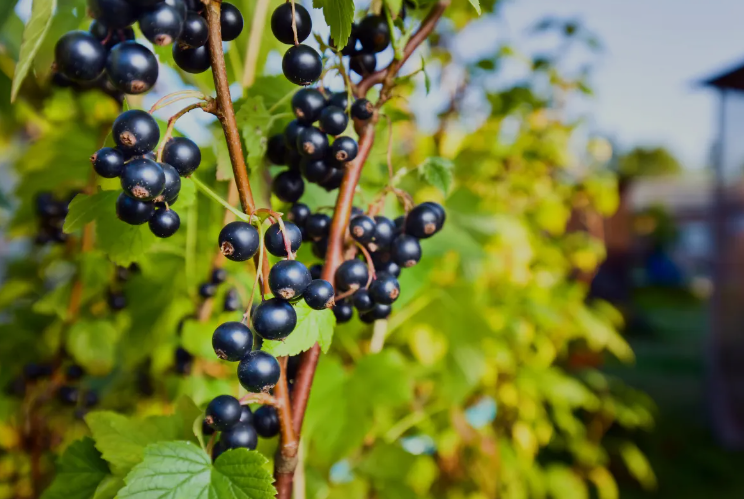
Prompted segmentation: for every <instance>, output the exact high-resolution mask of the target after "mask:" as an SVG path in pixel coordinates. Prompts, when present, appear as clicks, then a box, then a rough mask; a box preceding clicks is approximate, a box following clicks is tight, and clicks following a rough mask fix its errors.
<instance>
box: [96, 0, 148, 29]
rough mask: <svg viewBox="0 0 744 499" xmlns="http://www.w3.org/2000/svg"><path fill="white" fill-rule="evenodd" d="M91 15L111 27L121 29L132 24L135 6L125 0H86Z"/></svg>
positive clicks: (135, 15)
mask: <svg viewBox="0 0 744 499" xmlns="http://www.w3.org/2000/svg"><path fill="white" fill-rule="evenodd" d="M88 11H89V12H90V14H91V16H92V17H93V18H94V19H96V20H98V21H101V22H102V23H103V24H105V25H106V26H108V27H109V28H112V29H123V28H126V27H128V26H131V25H132V24H134V21H135V20H136V17H137V9H136V7H135V6H134V5H133V4H132V3H131V2H128V1H127V0H88Z"/></svg>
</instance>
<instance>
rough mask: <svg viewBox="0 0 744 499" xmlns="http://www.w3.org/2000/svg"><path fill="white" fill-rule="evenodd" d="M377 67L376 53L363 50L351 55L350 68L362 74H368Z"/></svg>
mask: <svg viewBox="0 0 744 499" xmlns="http://www.w3.org/2000/svg"><path fill="white" fill-rule="evenodd" d="M376 68H377V57H375V54H370V53H367V52H362V53H359V54H356V55H353V56H351V59H350V60H349V69H351V70H352V71H354V72H355V73H356V74H358V75H360V76H367V75H370V74H372V73H374V72H375V69H376Z"/></svg>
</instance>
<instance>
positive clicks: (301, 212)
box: [287, 203, 310, 227]
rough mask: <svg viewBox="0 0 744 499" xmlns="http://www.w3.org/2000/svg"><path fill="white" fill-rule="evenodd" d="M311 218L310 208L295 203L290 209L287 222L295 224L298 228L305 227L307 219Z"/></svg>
mask: <svg viewBox="0 0 744 499" xmlns="http://www.w3.org/2000/svg"><path fill="white" fill-rule="evenodd" d="M309 216H310V208H308V206H307V205H306V204H303V203H295V204H293V205H292V207H291V208H289V212H288V213H287V220H289V221H290V222H292V223H294V224H295V225H296V226H297V227H304V226H305V221H306V220H307V217H309Z"/></svg>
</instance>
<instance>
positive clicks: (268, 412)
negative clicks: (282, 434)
mask: <svg viewBox="0 0 744 499" xmlns="http://www.w3.org/2000/svg"><path fill="white" fill-rule="evenodd" d="M253 425H254V426H255V428H256V432H257V433H258V434H259V435H260V436H261V437H263V438H272V437H275V436H277V435H278V434H279V429H280V428H279V414H278V413H277V412H276V409H275V408H273V407H271V406H270V405H262V406H261V407H259V408H258V409H256V413H255V414H254V415H253Z"/></svg>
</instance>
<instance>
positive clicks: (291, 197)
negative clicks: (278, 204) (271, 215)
mask: <svg viewBox="0 0 744 499" xmlns="http://www.w3.org/2000/svg"><path fill="white" fill-rule="evenodd" d="M271 191H272V192H273V193H274V194H275V195H276V197H278V198H279V199H280V200H282V201H284V202H285V203H294V202H296V201H297V200H299V199H300V198H301V197H302V193H304V192H305V182H303V181H302V175H300V173H299V172H296V171H292V170H287V171H284V172H282V173H280V174H279V175H277V176H276V177H274V181H273V182H272V184H271Z"/></svg>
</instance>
